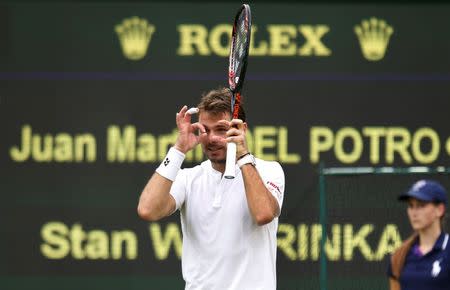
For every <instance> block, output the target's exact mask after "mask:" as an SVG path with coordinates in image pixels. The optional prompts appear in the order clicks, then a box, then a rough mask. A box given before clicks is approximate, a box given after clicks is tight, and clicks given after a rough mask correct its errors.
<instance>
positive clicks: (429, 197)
mask: <svg viewBox="0 0 450 290" xmlns="http://www.w3.org/2000/svg"><path fill="white" fill-rule="evenodd" d="M410 197H414V198H416V199H418V200H422V201H427V202H438V203H441V202H442V203H444V204H445V205H446V206H447V202H448V201H447V192H446V191H445V189H444V187H443V186H442V185H440V184H439V183H438V182H437V181H434V180H419V181H417V182H416V183H414V184H413V186H411V188H410V189H409V190H408V192H406V193H403V194H402V195H400V196H399V197H398V199H399V200H407V199H408V198H410Z"/></svg>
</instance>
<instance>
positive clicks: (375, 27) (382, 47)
mask: <svg viewBox="0 0 450 290" xmlns="http://www.w3.org/2000/svg"><path fill="white" fill-rule="evenodd" d="M355 33H356V36H357V37H358V40H359V44H360V45H361V50H362V53H363V55H364V57H365V58H366V59H367V60H370V61H377V60H380V59H382V58H383V57H384V55H385V53H386V48H387V45H388V43H389V38H390V37H391V35H392V33H394V29H393V28H392V27H391V26H389V25H388V24H386V21H384V20H383V19H377V18H375V17H372V18H370V20H363V21H362V22H361V25H356V26H355Z"/></svg>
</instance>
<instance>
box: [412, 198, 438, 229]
mask: <svg viewBox="0 0 450 290" xmlns="http://www.w3.org/2000/svg"><path fill="white" fill-rule="evenodd" d="M444 210H445V208H444V205H443V204H435V203H432V202H425V201H422V200H418V199H415V198H410V199H409V200H408V217H409V222H410V223H411V226H412V228H413V229H414V230H415V231H421V230H426V229H428V228H430V227H431V226H433V225H434V224H435V223H437V224H440V219H441V216H443V214H444Z"/></svg>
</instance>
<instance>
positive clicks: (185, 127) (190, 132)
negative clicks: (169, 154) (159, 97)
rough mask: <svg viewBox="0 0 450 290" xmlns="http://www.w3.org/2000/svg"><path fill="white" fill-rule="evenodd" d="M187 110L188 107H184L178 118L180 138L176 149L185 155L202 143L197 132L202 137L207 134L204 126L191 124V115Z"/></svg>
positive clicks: (176, 143)
mask: <svg viewBox="0 0 450 290" xmlns="http://www.w3.org/2000/svg"><path fill="white" fill-rule="evenodd" d="M187 110H188V108H187V106H183V107H182V108H181V110H180V111H179V112H178V113H177V116H176V121H177V127H178V138H177V141H176V142H175V148H176V149H178V150H180V151H181V152H183V153H185V154H186V153H187V152H188V151H189V150H191V149H192V148H194V147H195V146H196V145H197V144H198V143H199V142H200V136H199V135H197V134H196V132H197V131H200V135H201V134H204V133H206V130H205V127H203V125H202V124H200V123H198V122H197V123H194V124H191V114H188V113H186V112H187Z"/></svg>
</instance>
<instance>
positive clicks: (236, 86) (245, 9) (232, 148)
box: [224, 4, 252, 179]
mask: <svg viewBox="0 0 450 290" xmlns="http://www.w3.org/2000/svg"><path fill="white" fill-rule="evenodd" d="M251 29H252V15H251V11H250V6H249V5H247V4H243V5H242V6H241V8H240V9H239V11H238V12H237V14H236V17H235V18H234V24H233V32H232V33H231V47H230V62H229V67H228V86H229V88H230V91H231V94H232V96H231V116H232V118H233V119H236V118H238V115H239V104H240V103H241V90H242V86H243V84H244V78H245V71H246V69H247V58H248V51H249V48H250V35H251ZM235 166H236V143H232V142H229V143H228V144H227V160H226V163H225V174H224V176H225V178H228V179H232V178H234V177H235Z"/></svg>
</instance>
